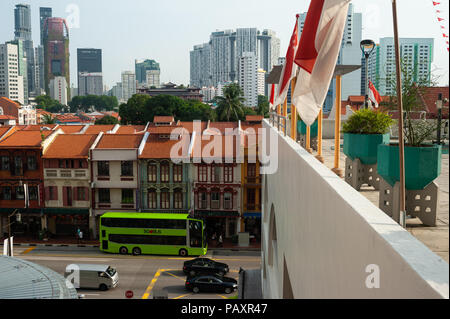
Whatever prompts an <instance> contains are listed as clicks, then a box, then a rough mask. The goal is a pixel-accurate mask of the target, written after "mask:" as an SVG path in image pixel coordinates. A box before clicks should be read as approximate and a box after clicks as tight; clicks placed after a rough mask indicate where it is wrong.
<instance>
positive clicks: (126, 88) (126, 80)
mask: <svg viewBox="0 0 450 319" xmlns="http://www.w3.org/2000/svg"><path fill="white" fill-rule="evenodd" d="M134 94H136V75H135V73H134V72H132V71H124V72H122V100H123V101H125V102H127V101H128V100H129V99H130V98H131V97H132V96H133V95H134Z"/></svg>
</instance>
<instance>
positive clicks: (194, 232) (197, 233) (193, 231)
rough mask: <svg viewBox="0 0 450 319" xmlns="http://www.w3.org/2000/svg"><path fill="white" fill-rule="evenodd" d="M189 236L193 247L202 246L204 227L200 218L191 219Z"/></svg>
mask: <svg viewBox="0 0 450 319" xmlns="http://www.w3.org/2000/svg"><path fill="white" fill-rule="evenodd" d="M189 238H190V243H191V247H202V242H203V240H202V239H203V229H202V223H201V222H200V221H198V220H189Z"/></svg>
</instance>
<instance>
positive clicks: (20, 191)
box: [16, 186, 25, 199]
mask: <svg viewBox="0 0 450 319" xmlns="http://www.w3.org/2000/svg"><path fill="white" fill-rule="evenodd" d="M16 199H25V192H24V190H23V186H17V187H16Z"/></svg>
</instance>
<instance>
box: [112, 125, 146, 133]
mask: <svg viewBox="0 0 450 319" xmlns="http://www.w3.org/2000/svg"><path fill="white" fill-rule="evenodd" d="M144 130H145V125H121V126H120V127H119V129H118V130H117V132H116V134H136V133H139V132H142V131H144Z"/></svg>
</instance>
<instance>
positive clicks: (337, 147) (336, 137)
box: [332, 75, 343, 177]
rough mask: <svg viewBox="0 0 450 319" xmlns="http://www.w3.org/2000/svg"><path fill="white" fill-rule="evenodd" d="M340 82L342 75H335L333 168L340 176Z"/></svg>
mask: <svg viewBox="0 0 450 319" xmlns="http://www.w3.org/2000/svg"><path fill="white" fill-rule="evenodd" d="M341 84H342V76H341V75H336V103H335V104H336V106H335V113H336V116H335V123H334V168H333V170H332V171H333V172H335V173H336V174H337V175H338V176H339V177H342V176H343V175H342V170H341V169H340V168H339V164H340V163H339V162H340V156H341V93H342V92H341V89H342V88H341Z"/></svg>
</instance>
